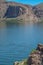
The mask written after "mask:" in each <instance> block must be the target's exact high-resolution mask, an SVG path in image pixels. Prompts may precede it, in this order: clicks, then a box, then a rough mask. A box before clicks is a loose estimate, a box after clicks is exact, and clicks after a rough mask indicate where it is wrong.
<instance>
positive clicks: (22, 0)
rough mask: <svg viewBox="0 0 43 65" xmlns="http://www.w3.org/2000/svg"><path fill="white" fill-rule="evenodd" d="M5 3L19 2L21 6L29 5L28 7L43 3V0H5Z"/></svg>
mask: <svg viewBox="0 0 43 65" xmlns="http://www.w3.org/2000/svg"><path fill="white" fill-rule="evenodd" d="M7 1H12V2H19V3H23V4H30V5H36V4H39V3H43V0H7Z"/></svg>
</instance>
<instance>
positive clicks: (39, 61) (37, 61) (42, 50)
mask: <svg viewBox="0 0 43 65" xmlns="http://www.w3.org/2000/svg"><path fill="white" fill-rule="evenodd" d="M14 65H43V44H38V46H37V48H36V49H35V50H34V51H32V52H31V54H30V55H29V57H28V59H27V60H26V61H21V62H18V61H17V62H15V63H14Z"/></svg>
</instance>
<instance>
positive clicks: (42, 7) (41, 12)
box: [33, 3, 43, 19]
mask: <svg viewBox="0 0 43 65" xmlns="http://www.w3.org/2000/svg"><path fill="white" fill-rule="evenodd" d="M33 11H34V14H35V15H36V16H37V17H38V18H40V19H43V3H41V4H38V5H36V6H34V7H33Z"/></svg>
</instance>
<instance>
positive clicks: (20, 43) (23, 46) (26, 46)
mask: <svg viewBox="0 0 43 65" xmlns="http://www.w3.org/2000/svg"><path fill="white" fill-rule="evenodd" d="M38 43H43V23H36V24H34V23H33V24H12V25H11V24H10V25H9V24H5V23H0V64H1V65H13V62H14V61H17V60H22V59H24V58H27V57H28V55H29V54H30V52H31V51H32V49H34V48H35V47H36V46H37V44H38Z"/></svg>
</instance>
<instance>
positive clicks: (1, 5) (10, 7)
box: [0, 2, 43, 22]
mask: <svg viewBox="0 0 43 65" xmlns="http://www.w3.org/2000/svg"><path fill="white" fill-rule="evenodd" d="M42 13H43V4H42V6H41V5H37V6H34V7H32V6H30V5H24V4H20V3H15V2H0V18H18V19H23V20H25V21H33V22H35V21H36V22H37V21H38V20H40V18H43V14H42Z"/></svg>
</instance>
